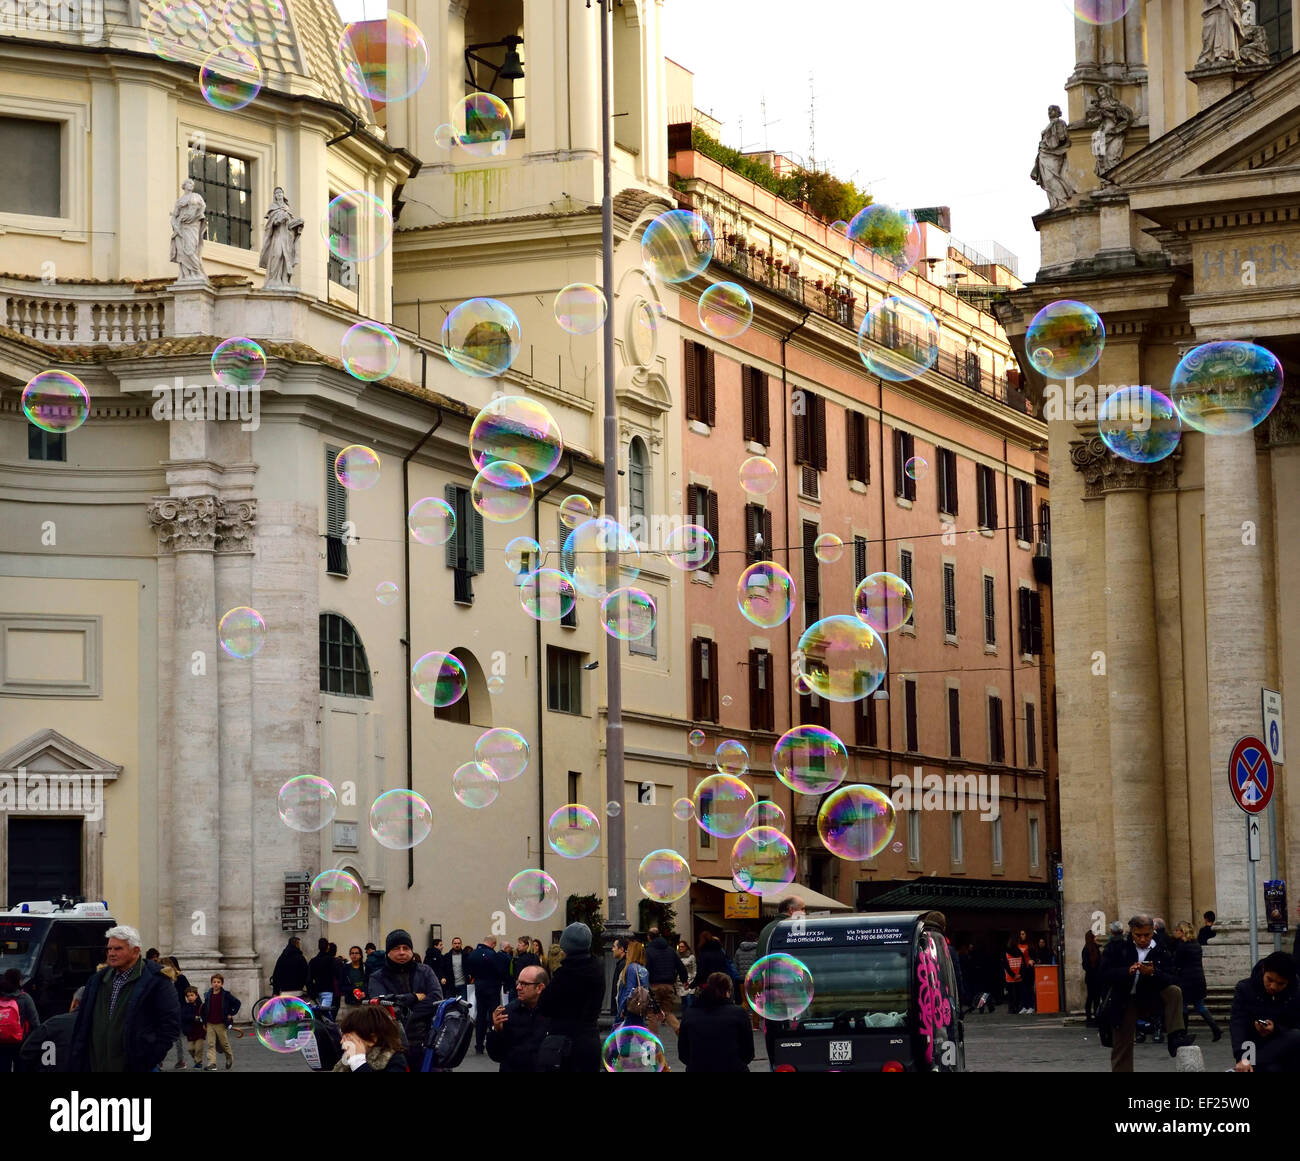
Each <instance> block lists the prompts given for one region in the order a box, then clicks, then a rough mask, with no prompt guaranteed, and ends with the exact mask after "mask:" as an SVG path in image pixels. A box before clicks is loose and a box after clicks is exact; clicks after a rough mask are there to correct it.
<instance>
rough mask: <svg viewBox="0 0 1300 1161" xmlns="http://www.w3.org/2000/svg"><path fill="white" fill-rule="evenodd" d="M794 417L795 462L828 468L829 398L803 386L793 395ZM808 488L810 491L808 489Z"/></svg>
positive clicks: (791, 408) (806, 465) (811, 466)
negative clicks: (827, 417)
mask: <svg viewBox="0 0 1300 1161" xmlns="http://www.w3.org/2000/svg"><path fill="white" fill-rule="evenodd" d="M790 411H791V413H792V414H793V416H794V462H795V463H796V464H802V465H804V466H805V467H809V468H812V469H813V470H814V471H818V472H824V471H825V470H826V400H825V399H823V398H822V397H821V396H820V395H814V394H813V393H812V392H811V391H805V390H804V389H803V388H802V387H798V388H796V389H795V390H794V391H793V392H792V393H791V396H790ZM804 491H805V492H806V493H807V494H809V495H813V494H815V490H814V491H813V492H808V490H807V489H806V488H805V489H804Z"/></svg>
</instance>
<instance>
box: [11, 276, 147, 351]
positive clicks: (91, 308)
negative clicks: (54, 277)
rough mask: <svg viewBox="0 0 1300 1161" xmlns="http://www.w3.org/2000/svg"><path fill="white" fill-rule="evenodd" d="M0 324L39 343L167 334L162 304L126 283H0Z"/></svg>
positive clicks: (112, 341) (144, 338) (122, 340)
mask: <svg viewBox="0 0 1300 1161" xmlns="http://www.w3.org/2000/svg"><path fill="white" fill-rule="evenodd" d="M0 324H3V325H4V326H6V327H8V328H9V329H10V330H13V331H17V332H18V333H19V334H21V335H26V336H27V337H28V338H31V339H36V340H38V341H40V342H45V343H68V344H82V345H95V344H108V345H113V344H120V343H140V342H145V341H147V340H149V339H158V338H162V337H163V336H164V335H165V334H167V327H168V311H167V299H166V296H165V295H164V294H163V293H159V292H154V293H141V292H140V291H139V290H138V289H137V288H136V287H134V286H133V285H131V284H129V283H119V284H107V285H105V284H97V285H93V286H92V285H79V284H67V283H56V284H54V285H53V286H48V287H47V286H45V285H43V284H41V283H30V282H19V281H18V280H12V281H11V280H0Z"/></svg>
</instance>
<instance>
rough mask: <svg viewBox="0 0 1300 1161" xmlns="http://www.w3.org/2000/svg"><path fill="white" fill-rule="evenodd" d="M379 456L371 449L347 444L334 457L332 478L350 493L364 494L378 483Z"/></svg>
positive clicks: (360, 445) (356, 444)
mask: <svg viewBox="0 0 1300 1161" xmlns="http://www.w3.org/2000/svg"><path fill="white" fill-rule="evenodd" d="M379 471H380V464H379V456H378V455H376V454H375V451H374V449H373V448H368V447H365V446H364V445H362V444H359V443H353V444H349V445H348V446H347V447H345V448H344V449H343V450H342V451H341V452H339V454H338V455H336V456H335V457H334V478H335V479H337V480H338V482H339V483H340V484H342V485H343V486H344V487H345V488H347V489H348V490H349V491H352V492H364V491H366V490H367V489H369V488H373V487H374V486H375V485H376V484H377V483H379Z"/></svg>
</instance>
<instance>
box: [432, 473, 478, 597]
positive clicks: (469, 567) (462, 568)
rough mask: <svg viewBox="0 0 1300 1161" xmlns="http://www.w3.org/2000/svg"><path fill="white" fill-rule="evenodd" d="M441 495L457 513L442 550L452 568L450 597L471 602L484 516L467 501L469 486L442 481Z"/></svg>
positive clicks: (468, 499) (476, 573) (448, 565)
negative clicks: (449, 536)
mask: <svg viewBox="0 0 1300 1161" xmlns="http://www.w3.org/2000/svg"><path fill="white" fill-rule="evenodd" d="M442 498H443V500H444V501H445V502H446V504H447V507H448V508H450V509H451V510H452V512H453V513H455V516H456V531H455V532H454V533H453V534H452V536H451V539H450V540H448V541H447V544H446V548H445V549H444V551H445V553H446V564H447V567H448V568H449V569H452V570H453V577H452V587H453V599H454V600H455V602H456V603H457V604H458V605H472V604H473V603H474V577H476V576H477V575H478V574H479V573H481V572H482V571H483V517H482V516H481V515H479V513H478V511H477V510H476V509H475V507H474V505H473V504H472V503H471V502H470V498H469V489H468V488H462V487H460V486H459V485H458V484H444V485H443V489H442Z"/></svg>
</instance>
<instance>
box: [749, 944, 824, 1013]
mask: <svg viewBox="0 0 1300 1161" xmlns="http://www.w3.org/2000/svg"><path fill="white" fill-rule="evenodd" d="M744 988H745V1001H746V1003H748V1004H749V1006H750V1007H751V1008H753V1009H754V1011H755V1012H757V1013H758V1014H759V1017H760V1018H762V1019H764V1020H772V1021H774V1022H779V1021H783V1020H795V1019H798V1017H799V1016H800V1015H801V1014H802V1013H803V1012H805V1011H807V1009H808V1005H809V1004H811V1003H812V1001H813V977H812V972H810V971H809V970H808V965H807V964H805V963H804V962H803V960H800V959H796V958H795V957H794V956H792V955H784V954H781V953H778V954H776V955H765V956H763V958H762V959H760V960H756V961H755V963H754V966H753V967H751V968H750V969H749V971H748V972H746V973H745V983H744Z"/></svg>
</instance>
